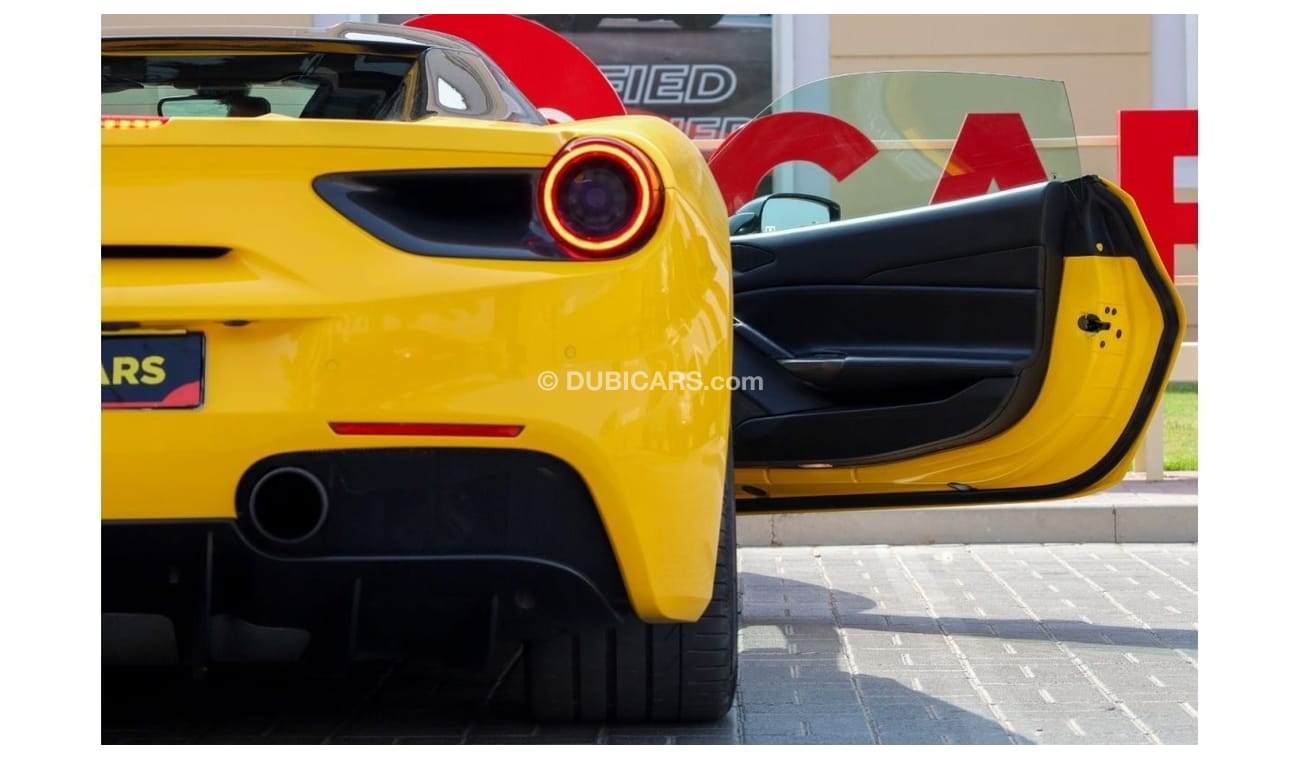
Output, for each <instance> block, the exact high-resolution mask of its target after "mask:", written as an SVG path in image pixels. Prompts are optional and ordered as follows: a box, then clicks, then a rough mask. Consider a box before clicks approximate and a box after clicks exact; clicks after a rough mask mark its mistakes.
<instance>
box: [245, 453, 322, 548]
mask: <svg viewBox="0 0 1300 760" xmlns="http://www.w3.org/2000/svg"><path fill="white" fill-rule="evenodd" d="M328 512H329V497H328V496H326V494H325V486H324V485H323V484H322V483H321V482H320V479H319V478H317V477H316V476H315V475H313V474H311V473H310V472H308V471H306V470H304V469H302V468H301V467H279V468H277V469H274V470H271V471H270V472H268V473H266V474H265V475H263V476H262V477H261V478H259V479H258V481H257V483H255V484H254V485H253V492H252V494H251V495H249V497H248V515H249V517H250V518H252V520H253V527H254V528H256V529H257V531H258V532H259V533H261V534H262V535H263V536H266V537H267V538H269V539H271V540H272V541H277V542H279V543H282V544H296V543H299V542H301V541H306V540H307V539H309V538H311V537H312V536H314V535H316V532H317V531H319V530H320V528H321V526H322V525H324V524H325V515H326V514H327V513H328Z"/></svg>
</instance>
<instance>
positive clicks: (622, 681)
mask: <svg viewBox="0 0 1300 760" xmlns="http://www.w3.org/2000/svg"><path fill="white" fill-rule="evenodd" d="M735 522H736V502H735V494H734V493H733V491H732V466H731V463H730V460H729V461H728V464H727V482H726V487H725V489H724V491H723V499H722V524H721V526H720V527H719V535H718V560H717V565H716V567H715V570H714V576H713V599H712V600H711V601H710V602H709V606H708V607H707V608H706V609H705V610H704V614H703V615H702V616H701V617H700V619H699V621H697V622H694V623H671V624H649V623H643V622H641V621H640V620H636V619H633V620H630V621H628V622H626V623H624V624H623V625H621V626H618V627H617V628H610V629H605V630H597V631H592V632H590V633H581V634H577V635H569V636H559V637H556V638H553V639H548V640H546V641H540V642H532V643H529V644H528V645H527V646H526V647H525V650H524V667H525V673H526V678H527V685H526V689H527V698H528V705H529V709H530V712H531V713H532V716H533V718H535V719H536V720H540V721H547V722H573V721H583V722H596V721H613V722H618V723H640V722H672V723H679V722H688V721H711V720H717V719H719V718H721V717H722V716H724V715H726V714H727V712H728V711H729V710H730V709H731V704H732V700H733V699H734V697H735V693H736V656H737V644H736V634H737V631H738V630H739V626H740V618H739V614H738V607H737V599H736V592H737V589H736V585H737V584H736V525H735Z"/></svg>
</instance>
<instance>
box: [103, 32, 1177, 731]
mask: <svg viewBox="0 0 1300 760" xmlns="http://www.w3.org/2000/svg"><path fill="white" fill-rule="evenodd" d="M872 77H874V75H872V76H867V75H863V77H859V78H849V79H845V78H837V80H838V81H836V80H826V81H827V82H831V83H833V84H825V85H823V84H818V85H816V86H817V87H821V88H823V89H820V90H817V89H804V90H803V94H802V95H801V96H800V97H799V98H796V100H798V102H799V104H801V105H799V108H801V109H802V110H810V109H811V110H816V109H820V111H821V112H822V113H826V114H833V115H834V116H836V117H837V118H839V119H841V120H846V121H850V122H853V123H859V124H865V123H866V122H865V121H864V119H865V118H866V117H865V116H863V114H864V113H865V112H866V111H868V110H872V109H874V110H875V112H877V113H878V112H880V110H881V109H884V110H885V111H887V112H889V113H890V114H893V115H894V116H895V117H896V119H897V120H904V119H909V118H910V119H912V120H913V121H917V120H921V121H925V120H926V119H928V118H929V117H927V116H925V115H924V114H925V113H928V112H927V111H926V107H927V105H933V104H928V102H927V101H926V99H925V98H917V99H913V100H908V99H907V95H906V93H917V92H918V90H917V88H916V87H915V86H906V87H904V86H896V85H899V84H901V81H900V80H899V79H898V78H896V77H895V78H893V79H890V78H889V77H888V76H885V77H884V78H872ZM998 80H1000V78H989V79H986V80H984V81H987V82H992V83H993V84H990V85H989V86H990V87H995V86H997V81H998ZM926 81H931V80H926ZM950 84H951V83H950ZM911 85H915V82H912V83H911ZM969 85H970V82H969V81H965V80H963V82H961V83H959V86H952V87H951V88H950V89H951V94H952V96H953V97H961V98H973V97H976V96H977V95H978V94H979V92H980V88H979V87H974V88H972V87H971V86H969ZM101 87H102V93H103V94H102V113H103V120H102V122H103V123H102V130H101V132H102V144H103V150H102V159H103V228H102V248H101V263H102V288H103V290H102V293H103V305H102V322H101V332H102V340H101V343H102V362H101V375H100V379H101V389H102V406H103V411H102V424H103V506H102V519H103V531H102V535H103V610H102V612H103V619H104V624H103V625H104V641H105V652H106V657H108V656H109V652H110V650H111V651H112V652H115V653H116V654H113V655H112V656H114V657H120V658H123V659H131V658H135V659H136V660H143V661H149V662H162V661H170V662H179V663H182V664H189V665H191V666H200V665H204V666H206V665H208V664H210V663H211V664H219V663H226V662H257V661H273V660H274V661H283V660H291V661H304V662H308V661H338V660H353V659H358V658H365V657H371V656H392V655H397V654H415V655H431V656H436V655H437V654H438V653H439V651H440V650H441V649H442V648H444V647H445V646H447V642H449V641H452V640H453V639H454V640H456V641H460V642H464V641H471V642H474V643H477V644H479V645H481V654H482V657H483V661H484V662H489V661H496V660H495V659H494V658H495V657H496V655H497V654H499V653H500V652H502V651H513V652H517V653H519V656H517V657H513V658H508V659H509V661H510V662H513V663H514V667H517V668H521V669H523V671H524V673H525V676H526V678H525V681H526V684H527V687H526V688H527V692H528V700H529V703H530V705H531V707H532V710H533V712H534V714H535V715H536V716H537V717H538V718H542V719H553V720H575V719H589V720H605V719H609V720H619V721H640V720H668V721H679V720H701V719H712V718H716V717H718V716H721V715H723V714H725V713H726V712H727V710H728V709H730V706H731V703H732V695H733V692H734V688H735V682H736V650H737V643H736V635H737V628H738V603H737V595H736V592H737V588H736V559H735V551H736V550H735V536H734V528H733V526H734V519H735V514H736V511H737V510H738V509H739V510H740V511H742V512H743V511H755V512H761V511H767V512H771V511H781V510H817V509H843V508H870V507H878V506H898V505H914V504H934V505H943V504H948V505H960V504H976V503H981V502H988V501H1012V500H1018V499H1043V498H1053V497H1058V496H1066V495H1071V494H1075V493H1079V492H1082V491H1086V490H1089V489H1095V488H1100V487H1104V486H1106V485H1109V484H1111V483H1113V482H1115V481H1116V480H1117V479H1118V478H1119V477H1121V476H1122V473H1123V471H1124V470H1125V468H1126V465H1127V462H1128V460H1129V458H1130V456H1131V453H1132V450H1133V447H1134V446H1135V445H1136V443H1137V441H1138V439H1139V437H1140V435H1141V433H1142V432H1143V430H1144V428H1145V426H1146V424H1147V421H1148V420H1149V418H1150V415H1151V413H1152V410H1153V409H1154V407H1155V404H1156V403H1157V402H1158V401H1159V398H1160V395H1161V391H1162V389H1163V387H1164V384H1165V382H1166V380H1167V376H1168V373H1169V370H1170V367H1171V366H1172V360H1173V357H1174V353H1175V351H1176V349H1177V346H1178V345H1179V342H1180V335H1181V329H1182V316H1181V306H1180V305H1179V303H1178V301H1177V297H1176V295H1175V294H1174V291H1173V287H1172V284H1171V283H1170V281H1169V278H1168V276H1167V275H1166V274H1165V272H1164V270H1163V269H1162V268H1161V266H1160V264H1159V260H1158V259H1157V258H1156V257H1155V255H1154V253H1153V251H1152V245H1151V242H1150V239H1149V236H1148V235H1147V234H1146V231H1145V228H1144V227H1143V225H1142V222H1141V219H1140V217H1139V215H1138V214H1137V212H1136V209H1135V207H1134V205H1133V203H1132V201H1131V200H1130V199H1129V198H1128V197H1127V196H1126V195H1125V194H1124V193H1123V192H1122V191H1120V190H1118V189H1117V188H1116V187H1115V186H1113V185H1111V184H1109V183H1106V182H1105V181H1102V180H1099V179H1097V178H1095V177H1081V176H1079V175H1080V173H1079V172H1078V168H1077V151H1070V150H1065V151H1063V152H1060V153H1061V154H1060V155H1056V156H1054V157H1048V158H1046V159H1045V163H1046V164H1048V166H1049V168H1051V170H1052V172H1051V173H1052V175H1053V176H1051V177H1049V178H1047V180H1046V181H1044V182H1040V183H1036V184H1032V185H1028V186H1026V187H1021V188H1017V189H1014V190H1008V191H1004V192H996V193H991V194H988V195H984V196H982V197H978V198H973V199H969V200H962V201H956V202H952V203H940V204H937V205H932V206H927V205H926V201H925V199H923V198H922V199H920V200H913V199H911V198H910V196H909V195H908V192H909V190H908V187H910V185H908V184H907V178H908V177H913V176H918V172H919V173H920V174H924V173H925V172H926V171H930V172H931V174H930V175H929V176H930V178H931V180H932V179H933V177H934V175H935V173H937V171H938V169H935V164H934V162H933V161H931V162H929V163H927V159H926V158H925V154H924V152H922V153H920V154H916V153H914V154H913V155H912V157H911V158H910V159H908V160H909V161H912V163H910V164H908V163H905V162H904V163H898V164H897V165H894V166H892V168H891V165H889V164H888V161H887V160H886V159H888V160H891V161H892V160H895V159H898V160H899V161H902V158H903V157H902V156H901V154H900V155H899V156H895V155H894V154H890V155H889V156H887V157H883V158H878V159H877V160H873V161H872V162H871V163H869V164H868V165H867V166H866V167H865V168H864V169H863V172H864V173H865V172H867V171H868V170H871V171H873V172H876V173H877V175H878V176H880V177H884V178H885V179H884V180H883V184H882V185H881V186H879V187H875V189H871V188H866V187H865V186H862V187H855V185H854V183H853V180H852V179H849V180H846V181H845V182H842V183H838V184H836V185H835V186H834V187H832V186H831V185H832V183H831V182H830V180H829V179H828V178H827V177H826V176H825V175H814V174H805V173H803V172H805V170H806V169H807V167H803V168H799V167H796V168H795V169H793V170H791V172H789V173H787V174H786V175H782V174H781V170H778V172H777V175H776V177H775V179H774V180H772V182H773V183H774V184H772V186H771V187H768V188H766V190H770V191H773V192H769V193H768V194H767V195H765V196H764V197H763V198H761V199H759V200H758V201H756V203H755V204H751V205H750V206H748V207H746V209H743V210H742V212H741V213H740V214H738V215H737V216H736V217H734V218H733V219H732V220H731V229H729V220H728V213H727V206H726V205H725V204H724V200H723V195H722V193H721V192H720V190H719V186H718V184H717V182H715V179H714V176H713V175H712V174H711V173H710V169H709V167H708V165H706V163H705V160H704V159H703V158H702V157H701V154H700V151H699V150H698V149H697V148H696V146H695V145H694V144H692V142H691V141H690V140H688V139H687V138H686V137H685V136H684V135H683V134H682V133H681V132H679V131H678V130H676V129H675V128H674V127H672V126H671V125H670V124H669V123H668V122H666V121H664V120H661V119H658V118H655V117H649V116H625V117H611V118H605V119H597V120H589V121H579V122H571V123H563V124H548V123H547V122H546V120H545V119H544V118H542V116H540V115H539V113H538V112H537V110H536V109H535V108H534V107H533V106H532V105H531V104H529V102H528V101H527V99H525V98H524V96H523V95H521V94H520V93H519V92H518V91H517V89H516V88H515V87H514V86H513V85H511V83H510V82H509V81H508V80H507V79H506V78H505V76H503V75H502V73H501V72H500V71H499V70H498V68H497V67H496V66H495V65H494V64H493V63H492V62H491V61H490V60H488V59H487V58H485V57H484V56H483V55H482V54H481V53H480V52H479V51H478V50H477V49H476V48H474V47H472V46H470V45H468V44H466V43H464V42H462V41H460V40H457V39H455V38H452V37H447V36H443V35H439V34H435V33H431V32H425V31H418V30H413V29H406V28H400V27H383V26H367V25H356V24H345V25H341V26H338V27H333V28H331V29H329V30H324V31H311V32H307V31H295V32H290V31H271V30H261V31H257V32H249V31H248V30H242V31H236V30H213V31H211V32H201V33H195V32H189V33H174V32H167V33H164V32H161V31H158V30H152V31H150V30H134V31H121V32H113V33H106V34H105V36H104V38H103V48H102V85H101ZM809 87H814V86H812V85H810V86H809ZM945 91H946V90H945ZM1052 92H1055V91H1052ZM796 94H798V91H797V92H796ZM985 94H988V93H987V92H985ZM1062 97H1063V93H1062ZM940 100H942V99H940ZM936 102H937V101H936ZM944 103H945V105H944V106H943V107H942V108H941V109H939V110H940V111H941V112H942V114H943V115H944V119H947V121H949V122H951V121H952V119H953V118H956V120H957V121H956V123H957V124H959V123H960V115H958V116H957V117H953V116H952V114H958V113H959V112H960V113H961V114H964V113H965V112H966V111H967V110H970V109H971V108H974V105H973V104H971V103H969V102H966V101H959V102H949V101H944ZM816 104H820V105H816ZM1056 105H1058V104H1056V103H1053V104H1052V105H1051V107H1049V108H1047V109H1046V110H1047V111H1049V112H1050V114H1048V115H1046V116H1042V117H1041V118H1040V117H1036V116H1033V115H1027V116H1026V118H1027V120H1028V121H1029V122H1030V131H1031V132H1034V133H1035V134H1034V136H1035V138H1037V137H1038V134H1037V130H1038V129H1039V128H1040V125H1041V124H1043V123H1047V122H1050V121H1051V119H1052V118H1057V119H1058V121H1059V117H1060V111H1059V108H1056ZM1006 107H1007V106H1006V103H1005V102H1001V101H1000V102H998V108H999V109H1001V110H1005V109H1006ZM1053 108H1056V110H1052V109H1053ZM774 110H776V111H782V110H788V109H782V108H775V109H774ZM1065 113H1066V117H1067V120H1068V108H1067V110H1066V112H1065ZM900 123H901V121H900ZM953 128H954V129H955V127H953ZM1063 128H1064V129H1066V130H1068V129H1070V127H1069V126H1068V125H1067V126H1065V127H1063ZM899 134H900V135H903V136H907V135H914V134H915V132H914V131H908V130H907V129H904V128H901V127H900V132H899ZM937 136H940V137H941V136H943V135H937ZM952 136H953V135H952V133H949V134H947V137H948V138H951V137H952ZM872 137H873V138H877V137H879V138H888V137H889V135H873V136H872ZM1051 137H1052V138H1054V139H1058V140H1060V139H1062V138H1061V135H1059V134H1058V135H1051ZM1068 137H1069V138H1072V132H1071V133H1070V134H1069V135H1068ZM1048 142H1050V140H1049V141H1048ZM1067 143H1068V140H1067ZM1053 145H1057V147H1056V148H1051V150H1058V151H1059V148H1060V144H1058V143H1053ZM1066 147H1067V148H1068V147H1069V146H1068V144H1067V145H1066ZM1070 156H1073V159H1072V160H1073V163H1071V158H1070ZM913 159H914V160H913ZM1062 164H1066V165H1068V166H1064V167H1062ZM794 191H799V192H794ZM832 199H833V200H832ZM891 204H892V205H891ZM911 206H924V207H923V208H909V207H911ZM747 225H748V226H747ZM456 651H457V653H458V654H457V656H458V657H462V658H463V657H465V656H466V655H465V654H464V653H465V651H466V650H465V648H464V646H463V643H462V644H458V645H457V649H456Z"/></svg>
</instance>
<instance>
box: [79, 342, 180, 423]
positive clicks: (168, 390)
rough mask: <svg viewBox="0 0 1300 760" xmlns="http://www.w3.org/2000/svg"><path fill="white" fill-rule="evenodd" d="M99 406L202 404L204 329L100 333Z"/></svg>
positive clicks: (135, 406)
mask: <svg viewBox="0 0 1300 760" xmlns="http://www.w3.org/2000/svg"><path fill="white" fill-rule="evenodd" d="M100 349H101V361H100V367H99V369H100V374H99V381H100V408H102V409H194V408H196V407H198V406H201V405H202V404H203V335H202V334H201V333H188V334H185V335H123V336H109V335H105V336H102V337H101V338H100Z"/></svg>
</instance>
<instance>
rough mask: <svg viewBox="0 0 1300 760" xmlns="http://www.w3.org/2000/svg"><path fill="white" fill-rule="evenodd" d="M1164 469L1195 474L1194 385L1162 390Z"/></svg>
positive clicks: (1170, 387) (1171, 386)
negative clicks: (1163, 393)
mask: <svg viewBox="0 0 1300 760" xmlns="http://www.w3.org/2000/svg"><path fill="white" fill-rule="evenodd" d="M1164 410H1165V469H1166V470H1196V469H1199V468H1198V467H1197V466H1196V383H1170V384H1169V387H1168V389H1166V390H1165V401H1164Z"/></svg>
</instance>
